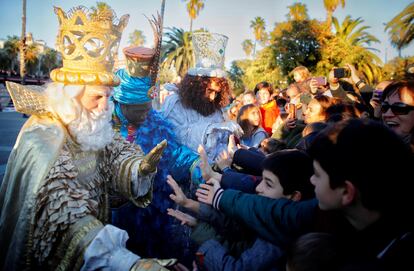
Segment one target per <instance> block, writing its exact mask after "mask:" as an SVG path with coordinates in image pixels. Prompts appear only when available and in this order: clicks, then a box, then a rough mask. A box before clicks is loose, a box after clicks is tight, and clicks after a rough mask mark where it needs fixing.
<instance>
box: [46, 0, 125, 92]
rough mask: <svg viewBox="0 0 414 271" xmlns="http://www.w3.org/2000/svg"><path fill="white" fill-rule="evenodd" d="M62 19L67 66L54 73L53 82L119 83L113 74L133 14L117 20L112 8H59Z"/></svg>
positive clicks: (62, 45) (59, 42)
mask: <svg viewBox="0 0 414 271" xmlns="http://www.w3.org/2000/svg"><path fill="white" fill-rule="evenodd" d="M55 13H56V15H57V16H58V19H59V25H60V28H59V32H58V36H57V46H58V51H59V52H60V53H61V54H62V59H63V67H62V68H59V69H55V70H53V71H52V72H51V73H50V78H51V79H52V80H53V81H57V82H62V83H66V84H81V85H107V86H116V85H119V83H120V82H119V79H118V77H116V75H115V74H113V73H112V69H113V66H114V56H115V55H116V54H117V51H118V47H119V41H120V39H121V35H122V31H123V30H124V28H125V27H126V25H127V23H128V19H129V15H123V16H122V17H121V19H119V20H118V19H117V18H116V15H115V12H114V11H113V10H112V9H110V8H105V9H101V10H100V9H99V8H98V9H97V10H89V9H87V8H86V7H83V6H79V7H76V8H73V9H71V10H70V11H69V12H68V13H65V12H64V11H63V10H62V9H61V8H58V7H55Z"/></svg>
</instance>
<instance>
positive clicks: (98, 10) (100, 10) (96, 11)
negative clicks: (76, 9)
mask: <svg viewBox="0 0 414 271" xmlns="http://www.w3.org/2000/svg"><path fill="white" fill-rule="evenodd" d="M89 9H90V10H91V13H90V16H91V18H95V17H105V18H106V19H109V20H111V21H112V20H113V19H114V17H115V13H114V11H113V10H112V8H111V6H110V5H108V4H107V3H105V2H96V7H94V6H92V7H90V8H89Z"/></svg>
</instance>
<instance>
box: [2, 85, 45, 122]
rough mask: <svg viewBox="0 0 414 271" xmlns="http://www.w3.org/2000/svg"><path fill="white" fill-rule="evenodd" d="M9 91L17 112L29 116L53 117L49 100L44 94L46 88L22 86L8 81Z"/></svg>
mask: <svg viewBox="0 0 414 271" xmlns="http://www.w3.org/2000/svg"><path fill="white" fill-rule="evenodd" d="M6 87H7V90H8V91H9V93H10V97H11V98H12V100H13V104H14V107H15V109H16V111H17V112H20V113H24V114H28V115H33V114H36V115H47V116H51V113H50V112H49V107H48V104H47V99H46V97H45V94H44V87H42V86H36V85H20V84H17V83H13V82H10V81H6Z"/></svg>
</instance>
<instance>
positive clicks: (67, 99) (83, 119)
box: [45, 82, 114, 151]
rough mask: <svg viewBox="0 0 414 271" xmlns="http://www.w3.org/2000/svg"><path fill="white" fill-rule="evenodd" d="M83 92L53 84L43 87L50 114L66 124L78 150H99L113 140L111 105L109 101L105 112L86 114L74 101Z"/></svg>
mask: <svg viewBox="0 0 414 271" xmlns="http://www.w3.org/2000/svg"><path fill="white" fill-rule="evenodd" d="M83 91H85V86H83V85H64V84H62V83H55V82H54V83H50V84H49V85H48V86H47V88H46V90H45V94H46V95H47V97H48V101H49V106H50V108H49V110H50V112H52V113H53V114H54V115H55V116H56V117H58V118H59V119H60V120H61V121H62V122H63V124H65V125H66V127H67V128H68V131H69V133H70V135H71V136H72V137H73V139H74V140H75V142H77V143H78V144H79V145H80V147H81V149H82V150H83V151H90V150H92V151H96V150H100V149H103V148H104V147H105V146H106V145H108V144H109V143H111V142H112V140H113V136H114V131H113V129H112V124H111V117H112V111H113V108H114V105H113V102H109V105H108V110H106V111H101V112H98V111H89V110H87V109H86V108H84V107H83V106H82V104H81V103H80V102H79V100H78V97H79V96H80V95H81V94H82V93H83Z"/></svg>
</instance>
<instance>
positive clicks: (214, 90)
mask: <svg viewBox="0 0 414 271" xmlns="http://www.w3.org/2000/svg"><path fill="white" fill-rule="evenodd" d="M220 91H221V89H220V85H219V84H218V83H216V82H215V81H211V82H210V84H209V86H208V88H207V90H206V97H207V98H208V100H209V101H210V102H213V101H214V99H215V98H216V96H217V94H218V93H219V92H220Z"/></svg>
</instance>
